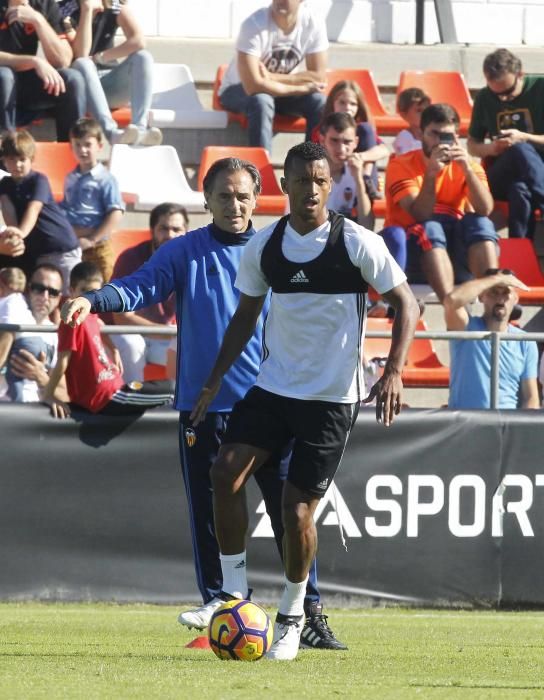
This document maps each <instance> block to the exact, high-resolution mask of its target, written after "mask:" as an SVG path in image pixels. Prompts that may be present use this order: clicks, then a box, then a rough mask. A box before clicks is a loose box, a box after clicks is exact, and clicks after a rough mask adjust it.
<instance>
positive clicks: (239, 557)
mask: <svg viewBox="0 0 544 700" xmlns="http://www.w3.org/2000/svg"><path fill="white" fill-rule="evenodd" d="M219 559H220V560H221V571H222V572H223V590H224V591H225V593H230V595H233V596H234V597H235V598H241V599H242V600H245V599H246V598H247V594H248V588H247V570H246V553H245V551H244V552H240V554H220V555H219Z"/></svg>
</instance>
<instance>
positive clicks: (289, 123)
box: [212, 64, 306, 133]
mask: <svg viewBox="0 0 544 700" xmlns="http://www.w3.org/2000/svg"><path fill="white" fill-rule="evenodd" d="M227 67H228V66H227V65H226V64H224V65H221V66H219V68H218V69H217V73H216V74H215V81H214V84H213V97H212V107H213V109H217V110H223V111H227V112H228V110H225V108H224V107H223V105H222V104H221V100H220V99H219V89H220V87H221V83H222V82H223V77H224V75H225V72H226V70H227ZM228 115H229V122H238V124H240V126H241V127H242V128H244V129H245V128H247V117H246V115H245V114H242V113H241V112H228ZM274 131H286V132H290V133H293V132H304V131H306V119H304V117H297V116H294V115H293V116H291V115H289V114H277V115H276V116H275V117H274Z"/></svg>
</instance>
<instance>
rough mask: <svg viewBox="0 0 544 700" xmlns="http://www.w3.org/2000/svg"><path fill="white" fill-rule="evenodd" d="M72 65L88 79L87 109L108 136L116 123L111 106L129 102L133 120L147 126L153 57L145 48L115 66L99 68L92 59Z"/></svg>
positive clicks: (78, 61) (137, 123)
mask: <svg viewBox="0 0 544 700" xmlns="http://www.w3.org/2000/svg"><path fill="white" fill-rule="evenodd" d="M73 68H74V69H75V70H77V71H78V72H79V73H80V74H81V75H83V77H84V78H85V85H86V87H87V110H88V111H89V112H90V113H91V114H92V115H93V117H94V118H95V119H96V120H97V121H98V122H99V123H100V126H101V127H102V129H103V130H104V133H105V134H106V135H107V136H108V137H109V135H110V134H111V133H112V131H113V130H114V129H116V128H117V123H116V122H115V120H114V119H113V117H112V116H111V111H110V108H111V109H115V108H117V107H124V106H126V105H127V104H128V103H129V102H130V107H131V110H132V123H133V124H136V126H138V127H140V128H145V127H146V126H147V116H148V112H149V109H150V108H151V99H152V97H153V57H152V56H151V54H150V53H149V51H145V50H144V49H142V50H141V51H135V52H134V53H131V54H130V56H127V57H126V58H125V59H124V60H123V61H121V62H120V63H119V64H118V65H116V66H114V67H113V68H97V67H96V65H95V64H94V63H93V61H92V60H91V59H90V58H78V59H77V60H75V61H74V63H73Z"/></svg>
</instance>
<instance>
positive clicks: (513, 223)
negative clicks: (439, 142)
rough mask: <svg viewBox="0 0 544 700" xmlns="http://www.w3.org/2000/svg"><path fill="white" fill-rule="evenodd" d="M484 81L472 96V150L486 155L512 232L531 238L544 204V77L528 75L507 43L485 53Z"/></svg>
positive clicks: (495, 194)
mask: <svg viewBox="0 0 544 700" xmlns="http://www.w3.org/2000/svg"><path fill="white" fill-rule="evenodd" d="M483 72H484V76H485V79H486V83H487V85H486V87H484V88H483V89H482V90H480V92H479V93H478V95H477V96H476V100H475V102H474V109H473V111H472V119H471V123H470V127H469V131H468V150H469V153H470V154H471V155H473V156H476V157H478V158H483V159H484V163H485V165H486V170H487V179H488V182H489V186H490V189H491V193H492V195H493V197H494V198H495V199H498V200H505V201H507V202H508V205H509V210H508V231H509V235H510V236H511V237H512V238H524V237H526V236H527V237H529V238H532V237H533V234H534V226H535V218H534V212H535V210H536V209H541V208H542V207H543V206H544V161H543V159H544V113H543V111H542V104H543V103H544V77H542V76H536V75H525V74H524V73H523V67H522V64H521V60H520V59H519V58H518V57H517V56H515V55H514V54H513V53H511V52H510V51H508V50H507V49H497V50H496V51H494V52H493V53H490V54H489V55H488V56H486V57H485V59H484V64H483Z"/></svg>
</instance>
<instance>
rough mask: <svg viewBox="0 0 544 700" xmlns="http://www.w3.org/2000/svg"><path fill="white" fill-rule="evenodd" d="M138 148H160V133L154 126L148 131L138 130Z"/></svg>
mask: <svg viewBox="0 0 544 700" xmlns="http://www.w3.org/2000/svg"><path fill="white" fill-rule="evenodd" d="M138 132H139V133H138V141H137V142H136V143H137V145H138V146H160V145H161V143H162V131H161V130H160V129H158V128H157V127H156V126H150V127H149V128H148V129H138Z"/></svg>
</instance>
